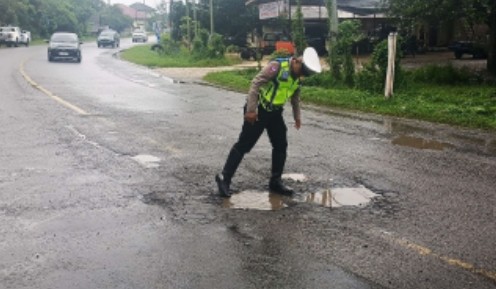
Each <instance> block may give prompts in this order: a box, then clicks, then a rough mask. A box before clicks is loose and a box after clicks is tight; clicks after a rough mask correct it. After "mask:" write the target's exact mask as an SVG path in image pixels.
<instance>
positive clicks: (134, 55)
mask: <svg viewBox="0 0 496 289" xmlns="http://www.w3.org/2000/svg"><path fill="white" fill-rule="evenodd" d="M151 47H152V45H138V46H134V47H132V48H130V49H126V50H124V51H123V52H122V53H121V58H122V59H125V60H127V61H129V62H133V63H136V64H140V65H144V66H147V67H214V66H229V65H233V64H237V63H240V62H241V60H239V59H236V58H229V57H224V58H220V59H200V60H198V59H194V58H192V57H191V54H190V53H188V52H187V51H181V52H179V53H176V54H173V55H160V54H158V53H157V52H155V51H153V50H151Z"/></svg>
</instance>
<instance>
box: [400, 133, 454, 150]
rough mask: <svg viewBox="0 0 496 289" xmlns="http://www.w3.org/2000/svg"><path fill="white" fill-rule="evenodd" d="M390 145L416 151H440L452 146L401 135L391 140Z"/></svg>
mask: <svg viewBox="0 0 496 289" xmlns="http://www.w3.org/2000/svg"><path fill="white" fill-rule="evenodd" d="M392 143H393V144H394V145H399V146H406V147H412V148H416V149H423V150H424V149H430V150H439V151H442V150H444V149H445V148H452V147H453V145H451V144H449V143H443V142H438V141H435V140H427V139H423V138H419V137H412V136H406V135H402V136H399V137H397V138H395V139H393V141H392Z"/></svg>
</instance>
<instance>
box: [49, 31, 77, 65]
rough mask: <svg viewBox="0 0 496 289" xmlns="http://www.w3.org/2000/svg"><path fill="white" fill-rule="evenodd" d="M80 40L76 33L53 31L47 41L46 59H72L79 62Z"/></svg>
mask: <svg viewBox="0 0 496 289" xmlns="http://www.w3.org/2000/svg"><path fill="white" fill-rule="evenodd" d="M81 44H83V42H82V41H80V40H79V37H78V35H77V34H76V33H71V32H55V33H53V34H52V36H51V37H50V40H49V42H48V61H54V60H74V61H76V62H81V59H82V54H81Z"/></svg>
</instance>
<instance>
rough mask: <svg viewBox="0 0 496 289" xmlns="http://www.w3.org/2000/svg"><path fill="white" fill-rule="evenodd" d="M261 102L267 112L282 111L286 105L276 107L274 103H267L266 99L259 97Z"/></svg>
mask: <svg viewBox="0 0 496 289" xmlns="http://www.w3.org/2000/svg"><path fill="white" fill-rule="evenodd" d="M259 100H260V101H259V102H260V105H261V106H262V107H263V108H264V109H265V110H266V111H275V110H282V109H283V107H284V105H275V104H273V103H270V102H269V101H267V100H266V99H265V98H263V97H262V96H260V97H259Z"/></svg>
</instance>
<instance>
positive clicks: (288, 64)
mask: <svg viewBox="0 0 496 289" xmlns="http://www.w3.org/2000/svg"><path fill="white" fill-rule="evenodd" d="M321 71H322V68H321V66H320V61H319V57H318V55H317V52H316V51H315V49H313V48H312V47H308V48H306V49H305V51H304V53H303V56H302V57H290V58H284V59H278V60H274V61H270V62H269V63H268V64H267V66H265V67H264V68H263V69H262V70H261V71H260V72H259V73H258V75H257V76H256V77H255V78H254V79H253V80H252V83H251V87H250V90H249V93H248V96H247V99H246V104H245V107H244V123H243V127H242V130H241V133H240V135H239V139H238V141H237V142H236V143H235V144H234V146H233V147H232V148H231V151H230V152H229V156H228V157H227V160H226V163H225V165H224V168H223V170H222V173H220V174H217V175H216V176H215V181H216V182H217V185H218V188H219V193H220V195H221V196H223V197H230V196H231V192H230V191H229V187H230V185H231V179H232V177H233V176H234V173H235V172H236V170H237V168H238V166H239V164H240V163H241V160H242V159H243V156H244V155H245V154H246V153H248V152H250V150H251V149H252V148H253V146H255V144H256V142H257V141H258V139H259V138H260V135H262V133H263V131H264V130H265V129H266V130H267V134H268V136H269V140H270V142H271V144H272V174H271V178H270V181H269V188H270V190H271V191H272V192H274V193H278V194H282V195H292V194H293V193H294V192H293V190H292V189H290V188H289V187H286V186H285V185H284V184H283V183H282V179H281V177H282V172H283V170H284V165H285V163H286V151H287V147H288V142H287V127H286V124H285V123H284V119H283V106H284V104H285V103H286V101H287V100H288V99H291V105H292V107H293V117H294V120H295V128H296V129H300V126H301V115H300V77H302V76H309V75H311V74H313V73H320V72H321Z"/></svg>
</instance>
